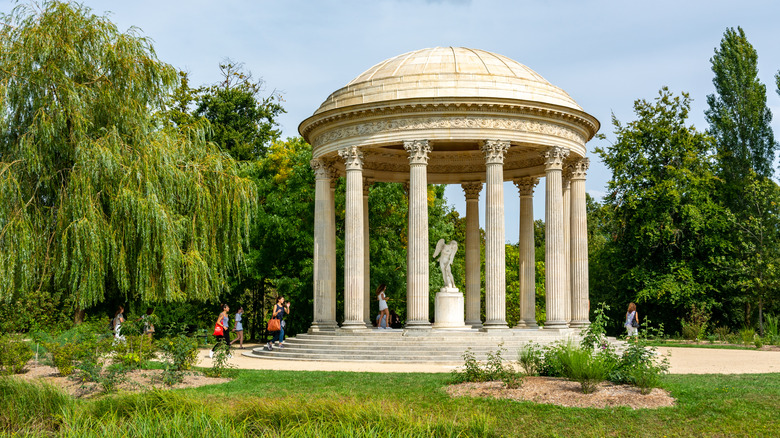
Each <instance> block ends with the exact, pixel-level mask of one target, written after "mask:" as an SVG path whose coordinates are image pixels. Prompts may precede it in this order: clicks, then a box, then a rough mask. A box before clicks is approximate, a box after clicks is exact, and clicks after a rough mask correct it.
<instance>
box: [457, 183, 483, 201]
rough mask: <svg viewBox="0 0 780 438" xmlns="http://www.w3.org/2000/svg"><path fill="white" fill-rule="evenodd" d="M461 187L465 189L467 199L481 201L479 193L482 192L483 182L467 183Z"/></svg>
mask: <svg viewBox="0 0 780 438" xmlns="http://www.w3.org/2000/svg"><path fill="white" fill-rule="evenodd" d="M460 186H461V188H463V193H464V194H465V195H466V199H479V193H480V192H481V191H482V182H480V181H471V182H465V183H462V184H461V185H460Z"/></svg>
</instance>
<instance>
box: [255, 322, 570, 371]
mask: <svg viewBox="0 0 780 438" xmlns="http://www.w3.org/2000/svg"><path fill="white" fill-rule="evenodd" d="M578 334H579V331H574V330H562V331H552V330H550V331H544V330H507V331H502V332H490V333H485V332H480V331H477V330H466V331H450V330H446V331H445V330H365V331H361V332H348V331H341V330H340V331H336V332H313V333H303V334H299V335H297V336H295V337H292V338H288V339H286V340H285V342H284V348H283V349H278V348H274V349H273V350H272V351H266V350H264V349H263V348H255V349H254V350H252V351H251V352H250V353H244V355H245V356H248V357H254V358H259V359H280V360H303V361H328V362H345V361H346V362H387V363H394V362H396V363H397V362H404V363H448V364H449V363H457V364H463V354H464V353H465V352H466V351H467V350H470V351H471V352H472V353H473V354H474V356H475V357H476V359H477V360H480V361H485V360H487V358H488V353H495V352H496V351H497V350H498V349H499V346H500V347H501V348H502V349H503V350H504V351H503V352H502V357H503V358H504V360H510V361H515V360H517V352H518V351H519V350H520V349H521V348H522V347H523V346H524V345H527V344H528V343H530V342H534V343H537V344H540V345H545V344H549V343H551V342H555V341H563V340H566V339H570V340H571V341H572V342H575V343H578V342H579V340H580V337H579V336H578Z"/></svg>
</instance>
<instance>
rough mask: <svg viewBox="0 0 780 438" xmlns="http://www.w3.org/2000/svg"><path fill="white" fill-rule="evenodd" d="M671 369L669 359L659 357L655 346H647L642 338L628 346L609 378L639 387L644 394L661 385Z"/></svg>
mask: <svg viewBox="0 0 780 438" xmlns="http://www.w3.org/2000/svg"><path fill="white" fill-rule="evenodd" d="M668 370H669V360H668V359H667V358H663V359H661V360H658V359H657V353H656V349H655V347H647V346H646V344H645V342H644V341H642V340H640V341H639V342H636V343H631V344H629V345H628V346H627V347H626V350H625V351H624V352H623V355H622V356H621V357H620V361H619V362H618V364H617V366H616V367H614V368H613V369H612V370H611V372H610V374H609V376H608V379H609V380H610V381H612V382H615V383H627V384H630V385H635V386H637V387H639V390H640V392H641V393H642V394H649V393H650V391H651V390H652V389H653V388H655V387H658V386H659V385H660V380H661V376H662V375H663V374H665V373H666V372H667V371H668Z"/></svg>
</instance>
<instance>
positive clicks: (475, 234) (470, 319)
mask: <svg viewBox="0 0 780 438" xmlns="http://www.w3.org/2000/svg"><path fill="white" fill-rule="evenodd" d="M461 187H462V188H463V192H464V193H465V194H466V325H469V326H471V327H472V328H481V327H482V315H481V310H482V309H481V306H480V304H481V299H480V292H481V290H480V289H481V285H482V281H481V279H480V275H479V274H480V272H479V264H480V263H479V249H480V248H479V246H480V241H479V192H480V191H482V183H481V182H468V183H463V184H461Z"/></svg>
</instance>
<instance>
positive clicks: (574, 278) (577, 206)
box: [571, 158, 590, 327]
mask: <svg viewBox="0 0 780 438" xmlns="http://www.w3.org/2000/svg"><path fill="white" fill-rule="evenodd" d="M589 165H590V160H588V159H587V158H582V159H580V160H578V161H576V162H575V163H574V164H573V165H572V177H571V291H572V306H571V308H572V315H571V326H572V327H585V326H587V325H588V324H590V320H589V312H590V309H589V304H590V298H589V289H588V219H587V218H588V213H587V204H586V201H585V174H586V172H587V170H588V166H589Z"/></svg>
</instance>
